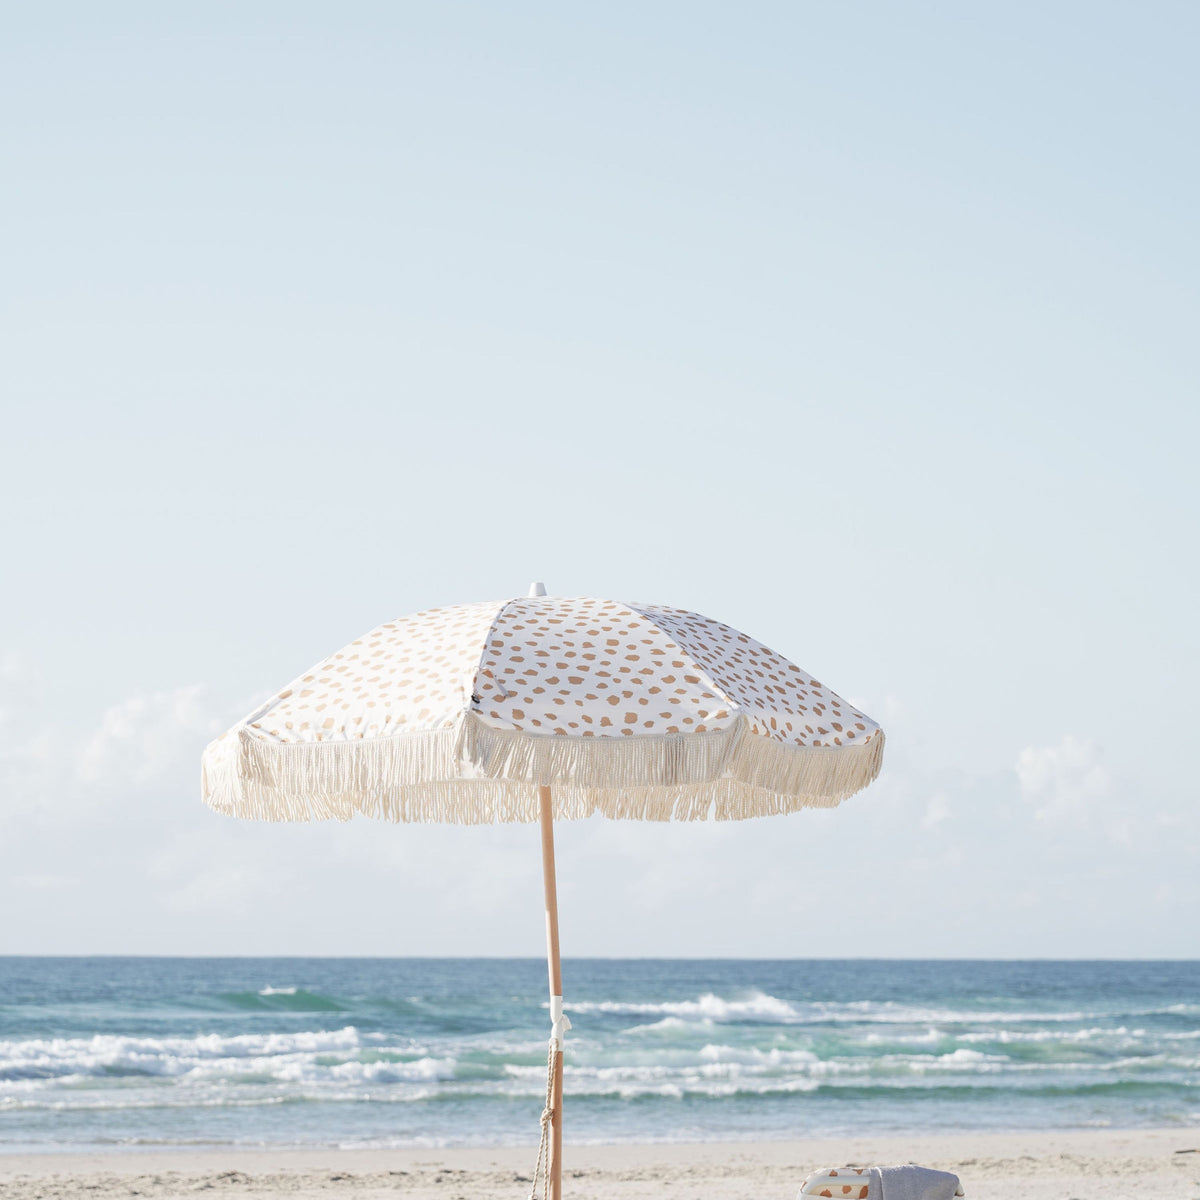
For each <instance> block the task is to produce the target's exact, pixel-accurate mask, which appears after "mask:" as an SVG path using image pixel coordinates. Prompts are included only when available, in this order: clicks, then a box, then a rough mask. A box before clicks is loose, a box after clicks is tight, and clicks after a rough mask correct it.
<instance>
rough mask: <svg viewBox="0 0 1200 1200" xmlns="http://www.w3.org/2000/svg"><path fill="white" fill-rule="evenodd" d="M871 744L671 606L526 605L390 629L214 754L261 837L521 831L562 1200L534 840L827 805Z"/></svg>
mask: <svg viewBox="0 0 1200 1200" xmlns="http://www.w3.org/2000/svg"><path fill="white" fill-rule="evenodd" d="M883 745H884V736H883V731H882V730H881V729H880V728H879V726H878V725H877V724H876V723H875V722H874V721H872V720H871V718H870V717H868V716H866V715H865V714H864V713H862V712H860V711H859V710H858V709H856V708H854V707H853V705H851V704H848V703H847V702H846V701H845V700H843V699H842V698H841V697H840V696H838V695H837V694H836V693H834V692H832V691H831V690H830V689H829V688H827V687H826V686H825V685H824V684H823V683H820V682H818V681H817V680H816V679H814V678H813V677H812V675H810V674H809V673H808V672H807V671H805V670H803V669H801V668H800V667H798V666H796V665H795V664H794V663H791V662H789V661H788V660H787V659H786V658H783V657H782V656H781V655H779V654H776V653H775V652H774V651H773V650H769V649H768V648H767V647H766V646H764V645H762V643H760V642H757V641H755V640H754V639H753V638H751V637H748V636H747V635H746V634H743V633H739V632H738V631H737V630H736V629H732V628H730V627H729V626H728V625H723V624H721V622H719V621H714V620H711V619H710V618H708V617H703V616H700V615H699V614H697V613H693V612H688V611H686V610H684V609H679V608H668V607H663V606H660V605H654V604H629V603H622V602H619V601H613V600H597V599H591V598H587V597H562V596H547V595H546V594H545V588H544V587H543V586H542V585H541V584H534V585H533V587H531V588H530V594H529V595H528V596H527V597H522V598H518V599H512V600H505V601H497V602H492V603H483V604H464V605H458V606H455V607H451V608H437V609H430V610H428V611H426V612H419V613H416V614H414V615H412V616H408V617H401V618H399V619H397V620H394V621H388V622H387V623H386V624H383V625H380V626H378V627H377V628H375V629H373V630H371V632H370V633H367V634H365V635H364V636H363V637H361V638H359V639H358V640H357V641H354V642H351V643H350V645H348V646H346V647H345V648H344V649H342V650H339V651H338V652H337V653H336V654H333V655H331V656H330V657H329V658H327V659H325V660H324V661H323V662H320V663H318V664H317V665H316V666H315V667H313V668H312V669H311V670H309V671H306V672H305V673H304V674H303V675H301V676H300V677H299V678H297V679H295V680H293V681H292V682H291V683H289V684H288V685H287V687H285V688H283V689H281V690H280V691H278V692H276V693H275V695H273V696H272V697H271V698H270V699H269V700H267V701H266V702H265V703H264V704H262V705H261V706H260V707H259V708H257V709H256V710H255V711H254V712H252V713H251V714H250V715H249V716H247V717H246V718H245V719H244V720H242V721H239V722H238V724H237V725H235V726H234V727H233V728H232V729H231V730H229V731H228V732H227V733H225V734H224V735H223V736H221V737H219V738H218V739H217V740H216V741H214V742H212V743H211V744H210V745H209V746H208V748H207V749H206V750H205V752H204V758H203V762H202V767H201V787H202V792H203V796H204V799H205V801H206V802H207V803H208V804H209V805H211V806H212V807H213V808H215V809H216V810H217V811H218V812H222V813H225V814H228V815H230V816H236V817H249V818H253V819H257V820H266V821H309V820H323V819H328V818H333V819H337V820H348V819H349V818H351V817H353V816H355V815H357V814H363V815H366V816H370V817H379V818H383V819H385V820H390V821H447V822H456V823H464V824H475V823H481V822H494V821H529V822H532V821H538V822H539V823H540V827H541V843H542V865H543V878H544V885H545V900H546V949H547V964H548V968H549V982H550V1018H551V1037H550V1050H549V1056H548V1064H547V1099H546V1105H545V1109H544V1111H543V1117H542V1147H541V1150H540V1151H539V1157H538V1170H537V1171H535V1174H534V1186H535V1188H536V1186H537V1179H538V1174H539V1172H540V1170H541V1168H542V1165H543V1162H544V1161H545V1162H546V1164H547V1171H546V1176H547V1179H548V1189H549V1192H550V1194H551V1195H552V1197H553V1200H560V1197H561V1181H562V1074H563V1060H562V1049H563V1036H564V1034H565V1032H566V1030H567V1029H568V1028H569V1027H570V1026H569V1022H568V1021H567V1019H566V1017H564V1015H563V998H562V990H563V989H562V973H561V967H560V963H559V949H558V903H557V897H556V889H555V870H554V820H555V818H557V819H559V820H563V819H572V818H580V817H588V816H592V815H593V814H601V815H603V816H607V817H629V818H635V819H639V820H650V821H667V820H682V821H695V820H703V819H706V818H713V819H716V820H740V819H742V818H746V817H757V816H767V815H772V814H777V813H787V812H792V811H794V810H796V809H800V808H805V807H810V806H823V807H829V806H832V805H835V804H838V803H839V802H840V801H842V800H844V799H845V798H846V797H848V796H850V795H852V794H853V793H854V792H857V791H858V790H859V789H860V788H863V787H865V786H866V785H867V784H868V783H870V782H871V780H873V779H874V778H875V776H876V775H877V774H878V773H879V768H880V763H881V761H882V756H883Z"/></svg>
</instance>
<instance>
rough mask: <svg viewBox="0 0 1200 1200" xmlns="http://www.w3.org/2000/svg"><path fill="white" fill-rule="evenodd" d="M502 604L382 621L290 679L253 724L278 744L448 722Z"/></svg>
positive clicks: (464, 695) (465, 693)
mask: <svg viewBox="0 0 1200 1200" xmlns="http://www.w3.org/2000/svg"><path fill="white" fill-rule="evenodd" d="M501 607H502V605H501V604H500V603H499V602H493V603H486V604H462V605H457V606H455V607H453V608H433V609H429V610H428V611H426V612H419V613H414V614H413V615H412V616H410V617H401V618H399V619H398V620H395V621H388V622H387V624H385V625H379V626H377V627H376V628H375V629H372V630H371V632H370V633H368V634H366V635H364V636H363V637H361V638H359V639H358V640H357V641H355V642H351V643H350V645H349V646H347V647H346V648H345V649H343V650H339V651H338V652H337V653H336V654H333V655H330V657H329V658H327V659H325V660H324V661H323V662H320V663H318V664H317V665H316V666H315V667H313V668H312V670H310V671H306V672H305V673H304V674H303V675H301V676H300V678H299V679H296V680H294V681H293V682H292V683H290V684H289V685H288V686H287V687H286V688H284V689H283V690H282V691H281V692H279V694H278V695H277V696H276V697H275V698H274V700H272V701H271V702H270V703H269V705H268V706H267V708H266V709H265V711H262V712H260V713H256V714H255V715H254V716H253V717H252V718H251V720H250V721H249V727H250V729H251V730H253V731H254V732H256V733H257V734H258V735H259V736H261V737H267V738H271V739H273V740H275V741H280V742H323V741H331V742H336V741H352V740H355V739H358V738H375V737H384V736H387V735H388V734H394V733H412V732H418V731H422V730H432V729H445V728H448V727H449V726H451V725H453V724H454V723H455V721H456V720H457V719H458V717H459V716H460V714H461V713H462V712H464V711H465V710H466V709H467V708H468V706H469V705H470V703H471V681H472V680H473V679H474V677H475V670H476V668H477V667H478V665H479V655H480V652H481V651H482V649H483V643H484V640H485V638H486V637H487V633H488V630H489V629H490V628H491V626H492V622H493V621H494V620H495V618H496V614H497V613H498V612H499V611H500V609H501Z"/></svg>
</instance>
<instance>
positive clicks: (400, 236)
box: [0, 0, 1200, 957]
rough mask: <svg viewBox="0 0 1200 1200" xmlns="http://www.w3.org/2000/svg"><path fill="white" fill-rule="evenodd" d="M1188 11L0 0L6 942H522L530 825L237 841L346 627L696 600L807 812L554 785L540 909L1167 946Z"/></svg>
mask: <svg viewBox="0 0 1200 1200" xmlns="http://www.w3.org/2000/svg"><path fill="white" fill-rule="evenodd" d="M1198 36H1200V11H1198V10H1197V9H1196V8H1195V6H1193V5H1189V4H1184V3H1170V2H1162V3H1155V4H1151V5H1140V6H1135V5H1126V4H1105V3H1099V4H1096V3H1088V4H1083V3H1060V2H1056V3H1050V4H1044V3H1038V4H1034V3H1005V4H999V3H990V4H975V5H966V6H954V5H947V4H935V3H909V4H904V5H891V4H884V3H863V4H856V5H828V4H815V3H763V2H752V3H748V4H739V5H719V4H705V3H700V4H694V3H692V4H683V3H669V2H666V0H663V2H658V3H652V4H628V3H620V2H617V3H612V4H605V5H590V6H589V5H581V4H580V5H562V4H548V3H547V4H538V3H524V2H520V0H518V2H514V3H512V4H505V5H487V4H470V3H453V4H432V3H427V4H415V3H414V4H392V3H369V2H358V3H353V2H352V3H346V4H338V5H321V4H311V3H288V4H283V3H269V2H259V3H250V4H241V3H239V4H225V3H205V4H194V3H180V4H172V5H168V6H162V5H156V4H150V3H145V4H130V3H121V2H119V0H118V2H116V3H113V4H106V5H104V6H99V7H97V6H94V5H85V4H74V5H72V4H56V3H47V4H43V5H36V6H29V5H26V6H18V5H15V4H9V5H5V6H3V8H2V9H0V107H2V109H3V111H4V113H5V119H4V121H3V122H2V123H0V156H2V161H3V164H4V167H3V176H4V185H3V187H0V239H2V241H3V253H2V256H0V257H2V260H3V269H2V270H0V408H2V414H0V421H2V424H0V429H2V430H3V438H2V440H0V505H2V510H3V514H4V519H3V522H2V526H0V530H2V532H0V537H2V541H0V554H2V559H3V563H4V571H3V579H4V583H3V586H0V912H2V913H4V914H5V916H4V918H3V919H0V953H10V954H14V953H22V954H25V953H29V954H77V953H78V954H86V953H104V954H117V953H129V954H140V953H145V954H214V955H220V954H355V955H357V954H362V955H406V954H502V955H538V954H540V953H542V949H543V940H542V939H543V925H542V914H541V906H542V896H541V879H540V858H539V851H538V841H537V831H536V829H535V828H532V827H527V826H499V827H487V828H481V829H463V828H455V827H438V826H428V827H424V826H407V825H405V826H391V825H379V824H373V823H371V822H369V821H365V820H363V821H356V822H352V823H350V824H347V825H313V826H299V825H297V826H259V825H256V824H253V823H243V822H237V821H233V820H230V819H228V818H223V817H220V816H218V815H217V814H215V813H212V812H209V811H208V810H206V809H205V808H203V807H202V805H201V803H200V799H199V779H198V776H199V758H200V753H201V751H202V749H203V746H204V745H205V743H206V742H207V741H208V740H209V739H210V738H211V737H213V736H215V735H216V734H217V733H219V732H221V731H222V730H223V729H225V728H227V727H228V726H229V725H231V724H232V723H233V722H234V721H235V720H236V719H237V718H238V717H240V716H241V715H243V714H244V713H245V712H247V711H249V710H250V709H251V708H252V707H253V706H254V705H255V704H256V702H257V701H258V700H259V699H260V698H262V697H263V696H265V695H267V694H269V693H271V692H272V691H274V690H275V689H277V688H279V687H281V686H283V684H284V683H286V682H287V681H288V680H290V679H292V678H293V677H295V676H296V675H297V674H299V673H300V672H301V671H302V670H304V669H305V668H306V667H308V666H309V665H311V664H313V663H315V662H317V661H319V660H320V659H321V658H323V657H324V656H325V655H327V654H329V653H331V652H332V651H334V650H336V649H338V648H339V647H340V646H342V645H343V644H345V643H347V642H349V641H351V640H353V639H354V638H355V637H357V636H358V635H360V634H361V633H363V632H364V631H366V630H367V629H369V628H371V627H373V626H374V625H376V624H379V623H380V622H382V621H385V620H390V619H392V618H393V617H396V616H399V615H402V614H405V613H409V612H414V611H418V610H421V609H426V608H431V607H436V606H440V605H447V604H456V603H464V602H468V601H476V600H491V599H499V598H504V597H508V596H516V595H522V594H524V592H525V591H526V589H527V587H528V584H529V582H530V581H531V580H534V579H538V580H545V582H546V584H547V586H548V588H549V590H550V591H551V592H552V593H559V594H564V595H594V596H602V597H609V598H615V599H623V600H638V601H646V602H651V603H667V604H672V605H677V606H680V607H685V608H690V609H694V610H696V611H698V612H701V613H704V614H707V615H709V616H712V617H715V618H718V619H720V620H723V621H725V622H728V623H729V624H732V625H734V626H736V627H738V628H740V629H743V630H745V631H746V632H748V633H750V634H752V635H753V636H755V637H757V638H759V639H760V640H762V641H764V642H766V643H767V644H768V645H770V646H772V647H774V648H775V649H777V650H779V651H780V652H781V653H783V654H785V655H787V656H788V657H790V658H792V659H794V660H795V661H796V662H798V663H800V664H802V665H803V666H804V667H805V668H806V669H807V670H809V671H811V672H813V673H814V674H815V675H816V676H817V677H818V678H820V679H821V680H823V681H825V682H827V683H828V684H829V685H830V686H832V687H833V688H835V689H836V690H837V691H838V692H840V693H841V694H842V695H843V696H846V697H847V698H848V699H850V700H851V701H852V702H853V703H855V704H856V705H858V706H860V707H862V708H863V709H865V711H867V712H869V713H870V714H871V715H872V716H874V717H875V718H876V719H878V720H879V721H881V722H882V723H883V725H884V727H885V729H886V730H887V735H888V750H887V757H886V760H885V764H884V771H883V775H882V776H881V778H880V779H879V781H878V782H877V783H876V784H874V785H873V786H872V787H871V788H869V789H868V790H867V791H865V792H863V793H861V794H859V795H858V796H856V797H854V798H853V799H851V800H849V801H847V802H846V803H845V804H844V805H842V806H841V807H840V808H837V809H834V810H828V811H826V810H821V811H812V812H804V813H799V814H795V815H792V816H787V817H779V818H770V819H762V820H757V821H749V822H739V823H731V824H715V823H713V824H709V823H703V824H696V825H673V826H667V827H662V828H659V827H651V826H646V825H640V824H637V823H632V822H625V823H622V822H604V821H599V820H596V821H588V822H583V823H579V824H564V825H562V826H561V827H560V828H559V830H558V851H559V889H560V905H561V923H562V941H563V950H564V954H566V955H567V956H571V955H598V956H603V955H689V956H709V955H711V956H730V955H731V956H748V957H754V956H766V957H773V956H778V957H806V956H881V957H913V956H916V957H955V956H967V957H1196V956H1197V955H1200V920H1197V914H1198V913H1200V871H1197V870H1196V863H1197V861H1198V856H1200V818H1198V815H1197V793H1198V786H1197V782H1196V766H1195V761H1194V760H1195V753H1194V747H1195V736H1196V735H1195V729H1196V722H1197V717H1198V716H1200V712H1198V706H1197V700H1196V685H1195V680H1196V678H1197V670H1198V668H1200V653H1198V641H1200V639H1198V635H1197V624H1196V619H1195V618H1196V608H1197V583H1198V568H1197V555H1196V551H1195V547H1196V544H1197V517H1198V515H1200V497H1198V489H1197V472H1196V469H1195V466H1194V462H1193V460H1194V456H1195V446H1196V443H1197V434H1198V433H1200V416H1198V410H1200V406H1198V404H1197V379H1198V370H1197V368H1198V366H1200V339H1198V338H1197V337H1196V329H1197V328H1198V324H1200V323H1198V318H1200V311H1198V310H1200V283H1198V282H1197V281H1198V280H1200V246H1198V241H1197V223H1196V217H1195V214H1196V212H1197V211H1200V162H1198V160H1197V157H1196V155H1195V153H1194V147H1195V139H1196V114H1197V111H1200V109H1198V104H1200V77H1198V76H1197V74H1196V72H1195V69H1194V46H1195V45H1196V41H1197V37H1198Z"/></svg>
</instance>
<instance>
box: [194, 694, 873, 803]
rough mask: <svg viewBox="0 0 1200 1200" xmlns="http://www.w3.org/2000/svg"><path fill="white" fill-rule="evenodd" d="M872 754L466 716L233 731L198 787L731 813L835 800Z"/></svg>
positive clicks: (284, 794) (358, 799) (863, 782)
mask: <svg viewBox="0 0 1200 1200" xmlns="http://www.w3.org/2000/svg"><path fill="white" fill-rule="evenodd" d="M883 748H884V736H883V731H882V730H879V731H877V732H876V733H874V735H873V736H871V737H870V738H869V739H867V740H866V741H865V742H863V743H862V744H860V745H857V746H854V745H849V746H836V747H823V746H812V747H810V746H796V745H791V744H788V743H783V742H778V741H775V740H774V739H772V738H769V737H766V736H764V735H762V734H758V733H754V732H751V730H750V728H749V726H748V724H747V722H746V721H745V719H743V720H740V721H738V722H736V723H735V724H734V725H732V726H730V727H728V728H727V729H724V730H716V731H713V732H709V733H690V734H680V735H669V736H653V737H652V736H641V737H639V736H637V735H631V736H628V737H615V738H614V737H556V736H548V735H536V734H527V733H522V732H519V731H510V730H505V729H496V728H494V727H492V726H490V725H486V724H484V722H482V721H481V720H480V719H479V718H478V717H476V716H475V715H474V714H473V713H468V714H465V715H464V716H463V717H462V718H461V719H460V720H459V721H458V722H457V723H456V724H455V725H454V726H448V727H447V728H445V729H440V730H433V731H427V732H420V733H410V734H397V735H394V736H392V737H387V738H375V739H365V738H364V739H356V740H354V741H344V742H332V741H329V742H318V743H315V744H314V743H309V742H278V741H273V740H269V739H266V738H262V737H259V736H257V735H255V734H254V733H252V732H251V731H250V730H248V729H247V728H246V727H245V726H241V727H239V728H237V729H235V730H233V731H231V732H230V733H229V734H227V735H225V737H223V738H220V739H218V740H217V741H216V742H213V743H212V744H211V745H210V746H209V747H208V750H207V751H206V752H205V755H204V760H203V764H202V790H203V794H204V798H205V801H206V802H207V803H208V804H209V805H210V806H211V807H213V808H215V809H217V810H218V811H219V812H222V813H226V814H228V815H231V816H239V817H248V818H251V819H258V820H265V821H309V820H331V819H332V820H349V819H350V818H351V817H353V816H355V815H357V814H363V815H365V816H371V817H378V818H382V819H384V820H390V821H438V822H451V823H457V824H468V825H470V824H487V823H492V822H498V821H517V822H523V821H535V820H537V815H538V813H537V795H536V787H537V785H539V784H548V785H550V786H552V787H553V789H554V809H555V812H554V815H555V817H556V819H559V820H570V819H577V818H581V817H588V816H591V815H593V814H601V815H604V816H608V817H615V818H634V819H640V820H651V821H670V820H676V821H695V820H704V819H706V818H715V819H717V820H741V819H744V818H748V817H757V816H769V815H772V814H776V813H787V812H792V811H795V810H796V809H799V808H808V807H833V806H834V805H837V804H839V803H840V802H841V801H842V800H844V799H846V798H847V797H848V796H851V795H853V794H854V793H855V792H857V791H859V790H860V789H862V788H864V787H866V786H867V784H869V783H870V782H871V781H872V780H873V779H874V778H875V777H876V776H877V775H878V774H879V770H880V766H881V764H882V759H883Z"/></svg>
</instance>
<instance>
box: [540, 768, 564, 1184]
mask: <svg viewBox="0 0 1200 1200" xmlns="http://www.w3.org/2000/svg"><path fill="white" fill-rule="evenodd" d="M538 820H539V821H540V823H541V827H542V879H543V881H544V883H545V886H546V966H547V968H548V970H549V973H550V1005H551V1009H552V1010H553V1008H554V1005H555V1000H558V1002H559V1003H560V1004H561V1002H562V1000H561V997H562V963H561V962H560V961H559V957H558V887H557V885H556V883H555V879H554V809H553V806H552V804H551V802H550V789H549V788H548V787H539V788H538ZM562 1110H563V1052H562V1043H561V1042H559V1043H558V1047H557V1049H556V1050H555V1052H554V1085H553V1088H552V1090H551V1100H550V1112H551V1116H550V1161H549V1163H548V1164H547V1173H548V1174H549V1176H550V1200H562Z"/></svg>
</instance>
